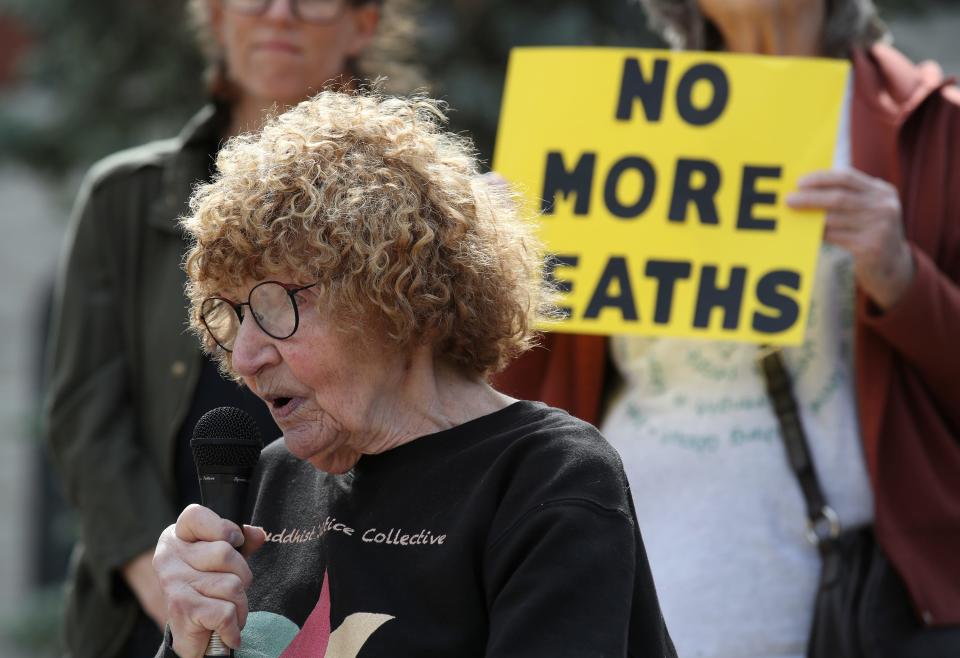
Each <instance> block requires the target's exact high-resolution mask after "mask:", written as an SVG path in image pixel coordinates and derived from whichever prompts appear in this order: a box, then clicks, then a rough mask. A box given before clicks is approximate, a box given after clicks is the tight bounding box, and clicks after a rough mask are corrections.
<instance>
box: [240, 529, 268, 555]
mask: <svg viewBox="0 0 960 658" xmlns="http://www.w3.org/2000/svg"><path fill="white" fill-rule="evenodd" d="M243 538H244V539H243V546H241V547H240V553H241V555H243V557H250V556H251V555H253V554H254V553H256V552H257V551H258V550H260V547H261V546H263V545H264V543H266V541H267V533H266V532H264V530H263V528H260V527H257V526H252V525H245V526H243Z"/></svg>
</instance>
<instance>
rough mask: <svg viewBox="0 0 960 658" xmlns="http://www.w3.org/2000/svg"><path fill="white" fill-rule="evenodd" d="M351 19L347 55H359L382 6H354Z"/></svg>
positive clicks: (367, 41)
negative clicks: (351, 33)
mask: <svg viewBox="0 0 960 658" xmlns="http://www.w3.org/2000/svg"><path fill="white" fill-rule="evenodd" d="M214 1H216V0H214ZM349 20H351V21H352V22H353V38H352V39H351V42H350V45H349V46H348V48H347V55H348V56H349V57H359V56H360V54H361V53H362V52H363V51H364V50H366V48H367V46H369V45H370V42H371V41H373V37H374V36H375V35H376V33H377V26H378V25H379V24H380V6H379V5H378V4H377V3H375V2H368V3H366V4H363V5H360V6H359V7H352V8H351V9H350V18H349Z"/></svg>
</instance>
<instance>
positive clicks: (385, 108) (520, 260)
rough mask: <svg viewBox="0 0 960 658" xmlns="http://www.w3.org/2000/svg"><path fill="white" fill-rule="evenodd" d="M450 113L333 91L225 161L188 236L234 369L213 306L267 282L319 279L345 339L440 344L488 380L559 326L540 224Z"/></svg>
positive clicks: (195, 286) (224, 155)
mask: <svg viewBox="0 0 960 658" xmlns="http://www.w3.org/2000/svg"><path fill="white" fill-rule="evenodd" d="M443 109H444V108H443V106H442V104H441V103H439V102H437V101H434V100H430V99H428V98H425V97H420V96H417V97H410V98H395V97H384V96H382V95H380V94H379V93H378V92H376V91H370V90H366V91H363V92H360V93H340V92H335V91H325V92H322V93H320V94H319V95H317V96H316V97H314V98H313V99H312V100H309V101H305V102H303V103H301V104H300V105H298V106H297V107H295V108H294V109H292V110H290V111H288V112H286V113H285V114H282V115H280V116H278V117H275V118H274V119H272V120H270V121H269V122H268V123H267V124H266V125H265V126H264V128H263V129H262V131H261V132H260V133H258V134H252V135H241V136H238V137H235V138H233V139H232V140H230V141H229V142H228V143H227V144H226V145H225V146H224V148H222V149H221V150H220V153H219V155H218V157H217V168H218V173H217V174H216V176H215V178H214V180H213V181H212V182H210V183H207V184H205V185H202V186H200V187H198V188H197V189H196V191H195V192H194V194H193V196H192V198H191V199H190V213H191V214H190V215H189V216H188V217H185V218H183V219H182V220H181V223H182V226H183V227H184V229H185V230H186V231H187V233H189V235H190V236H191V237H192V238H193V241H194V245H193V247H192V249H191V250H190V251H189V253H188V254H187V257H186V261H185V269H186V272H187V275H188V277H189V282H188V285H187V293H188V296H189V298H190V302H191V314H190V315H191V326H192V328H193V330H194V331H195V332H196V333H197V334H198V335H200V336H201V338H202V341H203V342H204V346H205V348H206V349H207V350H208V351H209V352H211V353H214V354H216V356H217V358H219V359H220V360H221V364H222V365H223V366H224V368H225V369H226V370H227V371H228V372H230V367H231V364H230V361H229V354H228V353H226V352H224V351H222V350H216V349H215V344H214V343H213V342H212V340H211V338H210V337H209V335H208V334H207V332H206V331H205V329H204V327H203V323H202V321H201V320H200V317H199V308H200V305H201V303H202V302H203V300H204V299H205V298H206V297H208V296H213V295H217V294H219V293H220V292H221V291H224V290H246V287H249V286H250V284H251V282H255V281H260V280H264V279H267V278H278V279H280V280H284V281H290V282H298V283H313V282H314V281H318V282H319V283H318V286H317V287H318V288H319V289H320V290H321V293H322V294H321V295H319V299H320V301H319V302H318V303H322V304H323V305H324V307H325V308H332V309H335V310H336V312H337V313H338V322H339V324H341V325H342V327H343V328H344V329H345V330H348V331H357V332H358V333H359V334H360V335H367V336H369V330H368V331H367V332H366V333H365V332H364V330H363V329H362V327H364V326H370V324H371V321H372V323H373V326H378V327H384V328H385V332H384V333H385V334H386V340H388V341H390V342H391V343H392V344H393V345H395V346H397V347H400V348H406V349H409V348H412V347H413V346H415V345H418V344H429V345H431V346H432V347H433V349H434V352H435V353H436V354H438V355H440V356H444V357H446V358H448V359H449V361H450V362H452V363H454V364H456V365H458V366H460V367H462V368H463V369H465V371H467V372H470V373H475V374H477V375H481V376H486V375H489V374H492V373H493V372H496V371H497V370H500V369H501V368H503V367H504V366H505V365H506V364H507V362H508V361H509V360H510V359H511V358H512V357H514V356H516V355H517V354H519V353H521V352H522V351H524V350H525V349H527V348H528V347H529V346H530V345H531V341H532V329H533V324H534V323H535V321H536V320H538V319H539V318H546V317H548V315H549V312H548V311H547V308H548V307H547V306H546V304H547V302H548V301H549V300H548V298H549V293H548V291H547V288H546V287H545V286H546V284H545V283H544V282H543V279H542V276H541V248H540V243H539V242H538V241H537V239H536V238H535V237H534V230H535V228H534V224H533V222H532V221H530V219H529V218H523V217H521V216H520V212H519V208H520V204H519V203H518V202H517V199H515V198H514V196H513V193H512V192H511V191H510V190H509V189H508V188H507V187H506V186H505V185H503V184H497V183H494V182H491V181H490V180H489V178H486V177H483V176H481V175H480V173H479V169H478V165H477V161H476V157H475V155H474V153H473V150H472V146H471V144H470V142H469V141H468V140H467V139H466V138H464V137H461V136H458V135H454V134H452V133H449V132H447V131H445V130H443V128H442V125H443V123H444V122H445V121H446V117H445V115H444V112H443ZM328 304H329V305H330V306H328Z"/></svg>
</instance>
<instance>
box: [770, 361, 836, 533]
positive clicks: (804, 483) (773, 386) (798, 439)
mask: <svg viewBox="0 0 960 658" xmlns="http://www.w3.org/2000/svg"><path fill="white" fill-rule="evenodd" d="M759 361H760V369H761V370H762V371H763V377H764V380H766V384H767V396H768V397H769V398H770V404H771V405H772V406H773V410H774V412H775V413H776V414H777V421H778V422H779V424H780V436H781V438H782V439H783V445H784V447H785V448H786V452H787V461H788V462H789V464H790V468H791V470H792V471H793V473H794V475H795V476H796V477H797V482H798V483H799V484H800V490H801V491H802V492H803V498H804V501H806V504H807V539H808V540H809V541H810V542H811V543H812V544H814V545H815V546H819V545H820V544H821V543H822V542H824V540H826V539H836V538H837V536H839V535H840V519H839V518H838V517H837V513H836V512H834V511H833V509H832V508H831V507H830V506H829V505H828V504H827V499H826V496H824V494H823V489H822V488H821V487H820V480H819V479H818V478H817V470H816V468H815V467H814V464H813V457H812V455H811V454H810V444H809V442H808V441H807V434H806V432H805V431H804V429H803V423H802V422H801V420H800V410H799V408H798V407H797V400H796V398H795V397H794V395H793V382H792V381H791V379H790V373H789V372H788V371H787V366H786V364H785V363H784V361H783V350H781V349H780V348H779V347H770V346H764V347H763V348H762V349H761V352H760V357H759Z"/></svg>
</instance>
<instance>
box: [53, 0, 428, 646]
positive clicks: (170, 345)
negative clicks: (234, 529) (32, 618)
mask: <svg viewBox="0 0 960 658" xmlns="http://www.w3.org/2000/svg"><path fill="white" fill-rule="evenodd" d="M402 2H403V0H390V1H389V2H388V3H387V6H384V5H383V3H382V2H381V1H380V0H320V1H316V0H276V1H273V0H190V2H189V3H188V7H189V9H190V11H191V12H192V15H193V18H194V20H195V22H196V25H197V27H198V37H199V39H200V42H201V45H202V46H203V49H204V51H205V52H206V54H207V56H208V62H209V70H208V83H209V86H208V93H209V96H210V101H211V102H210V103H209V104H208V105H207V106H206V107H204V108H203V109H202V110H201V111H200V112H198V114H197V115H196V116H195V117H194V118H193V119H192V120H191V121H190V122H189V123H188V124H187V125H186V126H185V127H184V129H183V130H182V132H181V133H180V135H179V136H178V137H176V138H174V139H168V140H162V141H157V142H153V143H151V144H146V145H143V146H140V147H138V148H136V149H131V150H129V151H125V152H123V153H117V154H114V155H112V156H110V157H109V158H108V159H106V160H105V161H104V162H101V163H100V164H98V165H97V166H95V167H94V168H93V169H92V171H91V173H90V175H89V176H88V177H87V180H86V181H85V184H84V186H83V188H82V191H81V194H80V196H79V198H78V201H77V205H76V212H75V214H74V218H73V221H72V229H71V231H70V233H69V239H68V257H67V259H66V260H65V261H64V263H63V268H62V271H61V275H60V282H59V287H58V296H57V302H56V304H57V308H56V313H55V317H56V320H55V323H54V329H53V334H54V339H53V352H52V359H51V363H52V373H51V376H50V380H51V388H50V395H49V419H48V428H49V440H50V444H51V452H52V454H53V457H54V460H55V462H56V465H57V467H58V470H59V472H60V475H61V476H62V479H63V484H64V490H65V492H66V493H67V495H68V498H69V499H70V502H71V503H73V504H74V506H75V507H76V508H77V511H78V512H79V519H80V543H79V546H78V550H77V551H76V554H75V560H74V563H73V564H74V566H73V571H72V576H71V581H72V586H71V588H70V590H69V592H70V595H69V598H68V604H67V615H66V623H65V629H66V644H67V647H68V649H69V652H70V653H71V655H73V656H75V657H76V658H118V657H124V658H142V656H144V655H147V653H150V652H152V651H153V650H154V649H155V648H156V646H157V644H158V643H159V642H160V639H161V629H162V628H163V626H164V624H165V622H166V617H165V606H164V602H163V597H162V596H161V594H160V588H159V584H158V583H157V581H156V576H155V575H154V572H153V568H152V566H151V560H152V559H153V550H154V547H155V542H156V539H157V535H159V534H160V532H161V531H162V530H163V528H165V527H166V526H167V525H169V524H170V523H172V522H173V521H174V520H176V517H177V512H179V511H180V510H182V509H183V508H184V507H186V506H187V505H188V504H189V503H191V502H198V501H199V500H200V495H199V489H198V486H197V476H196V470H195V468H194V464H193V459H192V456H191V453H190V448H189V445H188V442H189V440H190V433H191V431H192V429H193V427H194V425H195V424H196V422H197V420H198V419H199V418H200V417H201V416H202V415H203V414H204V413H205V412H206V411H208V410H210V409H212V408H214V407H218V406H222V405H228V406H236V407H240V408H242V409H245V410H246V411H248V412H249V413H250V414H252V415H253V416H254V417H255V418H256V419H257V421H258V422H259V424H260V426H261V427H262V428H263V429H264V430H265V431H268V430H269V431H270V433H271V434H274V435H275V433H276V428H275V427H274V425H273V422H272V421H271V419H270V416H269V414H268V413H267V412H266V409H265V408H264V407H263V405H262V404H261V403H260V401H259V400H257V399H256V398H255V397H254V396H253V395H252V394H250V393H249V392H248V391H245V390H244V389H241V388H239V387H237V386H236V384H235V383H234V382H233V381H230V380H229V379H225V378H222V377H221V376H220V375H219V374H218V371H217V367H216V365H215V364H214V363H213V362H211V361H210V360H209V359H206V358H204V357H203V355H202V353H201V351H200V350H199V349H198V346H197V344H196V341H195V340H193V338H192V337H191V336H189V335H188V334H187V333H186V332H184V327H183V309H184V306H185V305H186V301H185V299H184V296H183V285H184V275H183V272H182V271H181V268H180V264H181V262H182V260H183V255H184V252H185V251H186V249H187V246H188V245H187V243H186V242H185V240H184V237H183V235H182V233H181V232H180V231H179V229H178V227H177V223H176V222H177V218H178V217H179V216H180V215H182V214H183V212H184V209H185V208H186V202H187V199H188V198H189V196H190V192H191V191H192V189H193V186H194V185H195V184H197V183H200V182H203V181H204V180H207V179H208V177H209V175H210V165H211V162H212V161H213V159H214V157H215V156H216V152H217V149H218V148H219V145H220V144H221V143H222V142H223V141H224V140H225V139H226V138H228V137H229V136H230V135H233V134H238V133H241V132H244V131H248V130H256V129H257V128H259V126H260V124H261V122H262V121H263V118H264V116H265V115H266V113H268V112H270V111H272V108H275V107H279V108H283V107H288V106H291V105H295V104H296V103H298V102H300V101H301V100H304V99H305V98H307V97H308V96H310V95H312V94H314V93H316V92H317V91H319V90H320V89H322V88H324V87H325V86H336V87H340V86H343V85H345V84H349V83H350V81H351V80H352V79H353V78H354V77H360V78H362V77H365V76H367V77H373V76H376V75H378V74H380V73H383V72H386V71H385V67H384V66H383V65H382V64H383V60H384V59H385V58H387V56H388V55H390V54H393V55H394V56H393V57H392V58H391V59H392V60H393V61H392V62H391V64H392V79H391V83H392V84H394V85H395V86H403V85H404V83H405V82H409V79H410V78H411V77H412V76H411V75H409V73H410V72H409V71H407V73H408V75H407V76H406V77H402V76H400V75H399V73H400V68H401V67H400V64H401V62H402V57H397V56H396V54H397V51H398V50H399V49H400V48H401V46H403V40H402V39H398V38H397V37H398V33H399V32H400V31H401V30H400V27H402V24H403V23H404V21H402V20H399V18H401V17H397V16H396V12H395V11H392V9H394V10H395V9H396V8H397V5H398V3H402ZM391 8H392V9H391ZM381 17H383V18H384V20H383V21H381ZM400 36H402V35H400ZM388 45H390V48H388Z"/></svg>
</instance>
